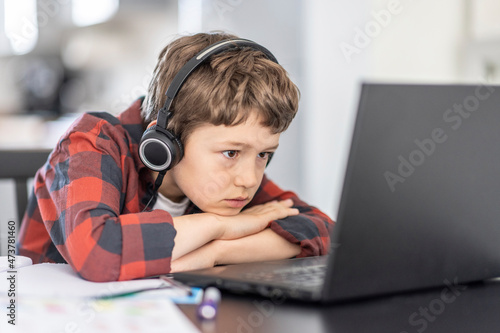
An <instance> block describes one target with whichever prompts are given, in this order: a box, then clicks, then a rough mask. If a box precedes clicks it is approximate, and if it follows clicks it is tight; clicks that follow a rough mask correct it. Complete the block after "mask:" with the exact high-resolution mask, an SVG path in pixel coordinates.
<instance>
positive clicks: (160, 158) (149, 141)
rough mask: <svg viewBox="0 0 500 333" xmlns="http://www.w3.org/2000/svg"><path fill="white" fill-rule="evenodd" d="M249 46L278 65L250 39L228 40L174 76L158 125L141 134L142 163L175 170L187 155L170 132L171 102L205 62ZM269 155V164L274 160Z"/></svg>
mask: <svg viewBox="0 0 500 333" xmlns="http://www.w3.org/2000/svg"><path fill="white" fill-rule="evenodd" d="M243 47H249V48H252V49H254V50H257V51H261V52H262V53H264V55H265V56H266V57H267V58H268V59H269V60H271V61H273V62H275V63H278V61H277V60H276V58H275V57H274V55H273V54H272V53H271V52H270V51H269V50H268V49H266V48H265V47H263V46H261V45H259V44H257V43H255V42H253V41H251V40H248V39H229V40H223V41H220V42H217V43H215V44H212V45H209V46H208V47H206V48H204V49H203V50H201V51H200V52H198V53H197V54H196V55H195V56H194V57H193V58H191V59H190V60H189V61H188V62H187V63H186V64H185V65H184V66H183V67H182V68H181V69H180V70H179V72H178V73H177V74H176V75H175V77H174V79H173V80H172V83H171V84H170V86H169V87H168V89H167V92H166V94H165V95H166V96H167V99H166V101H165V104H164V105H163V107H162V108H161V109H160V111H159V112H158V117H157V119H156V122H152V123H151V125H150V126H149V127H148V128H147V129H146V131H145V132H144V134H143V135H142V138H141V141H140V143H139V157H140V158H141V161H142V162H143V163H144V164H145V165H146V166H147V167H148V168H149V169H151V170H153V171H158V172H159V173H160V174H161V175H163V174H165V172H166V171H167V170H169V169H171V168H173V167H174V166H175V165H176V164H177V163H179V161H180V160H181V159H182V157H183V155H184V148H183V146H182V143H181V141H180V140H179V138H178V137H177V136H175V135H174V134H173V133H172V132H171V131H169V130H168V129H167V127H168V120H169V119H170V117H171V116H172V111H171V110H170V108H171V106H172V102H173V100H174V98H175V96H176V95H177V93H178V92H179V90H180V88H181V86H182V85H183V84H184V82H185V81H186V79H187V78H188V76H189V75H190V74H191V73H192V72H193V71H194V70H195V69H196V68H198V67H199V66H200V65H201V64H202V63H204V62H205V61H206V60H207V59H209V58H210V56H212V55H214V54H218V53H222V52H224V51H227V50H230V49H234V48H243ZM270 158H271V155H270V156H269V160H268V162H267V163H268V164H269V161H270V160H271V159H270Z"/></svg>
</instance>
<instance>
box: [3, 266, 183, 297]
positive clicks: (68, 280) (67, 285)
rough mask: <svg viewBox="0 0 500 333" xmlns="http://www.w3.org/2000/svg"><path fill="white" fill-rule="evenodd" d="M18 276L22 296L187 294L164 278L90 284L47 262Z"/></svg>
mask: <svg viewBox="0 0 500 333" xmlns="http://www.w3.org/2000/svg"><path fill="white" fill-rule="evenodd" d="M17 275H18V279H17V283H18V287H17V288H18V291H19V295H21V296H39V297H50V298H55V297H65V298H70V297H76V298H82V297H87V298H103V297H112V296H117V295H123V294H127V293H132V292H136V291H141V290H147V289H155V288H166V287H167V288H168V290H169V291H168V292H167V291H163V292H164V295H165V296H166V294H168V293H171V295H172V296H175V297H178V296H180V295H184V294H186V291H184V290H179V289H178V288H175V287H169V286H168V283H167V282H166V281H163V280H160V279H141V280H132V281H120V282H103V283H98V282H90V281H86V280H84V279H82V278H80V277H79V276H78V275H77V274H76V273H75V272H74V271H73V270H72V269H71V267H70V266H69V265H67V264H49V263H44V264H37V265H32V266H26V267H22V268H20V269H18V271H17ZM1 289H2V285H1V284H0V290H1Z"/></svg>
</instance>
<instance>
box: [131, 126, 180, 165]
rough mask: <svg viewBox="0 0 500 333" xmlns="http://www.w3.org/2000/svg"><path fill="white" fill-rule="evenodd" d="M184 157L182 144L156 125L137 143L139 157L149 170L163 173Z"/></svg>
mask: <svg viewBox="0 0 500 333" xmlns="http://www.w3.org/2000/svg"><path fill="white" fill-rule="evenodd" d="M183 155H184V149H183V147H182V143H181V142H180V140H179V139H178V138H176V137H175V136H174V135H173V134H172V133H170V132H169V131H167V130H158V129H157V127H156V125H155V126H152V127H150V128H148V129H147V130H146V131H145V132H144V134H143V135H142V138H141V142H140V143H139V157H140V158H141V161H142V163H144V164H145V165H146V166H147V167H148V168H149V169H151V170H153V171H158V172H160V171H164V170H169V169H171V168H173V167H174V166H175V165H176V164H177V163H179V161H180V160H181V158H182V156H183Z"/></svg>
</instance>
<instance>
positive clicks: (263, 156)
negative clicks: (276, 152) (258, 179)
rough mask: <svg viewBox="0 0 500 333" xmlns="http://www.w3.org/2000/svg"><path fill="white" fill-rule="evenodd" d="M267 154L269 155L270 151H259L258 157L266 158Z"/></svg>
mask: <svg viewBox="0 0 500 333" xmlns="http://www.w3.org/2000/svg"><path fill="white" fill-rule="evenodd" d="M269 156H271V153H268V152H262V153H259V157H260V158H262V159H268V158H269Z"/></svg>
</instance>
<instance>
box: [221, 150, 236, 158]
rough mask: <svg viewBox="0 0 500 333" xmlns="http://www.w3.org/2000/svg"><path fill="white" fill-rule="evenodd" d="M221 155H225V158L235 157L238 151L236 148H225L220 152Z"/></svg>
mask: <svg viewBox="0 0 500 333" xmlns="http://www.w3.org/2000/svg"><path fill="white" fill-rule="evenodd" d="M222 155H224V156H226V157H227V158H235V157H236V155H238V152H237V151H236V150H226V151H223V152H222Z"/></svg>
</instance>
